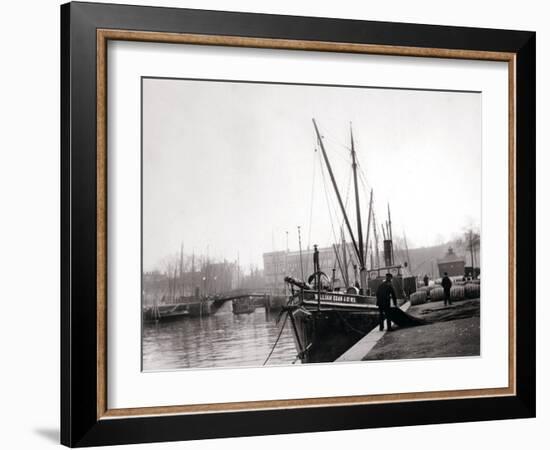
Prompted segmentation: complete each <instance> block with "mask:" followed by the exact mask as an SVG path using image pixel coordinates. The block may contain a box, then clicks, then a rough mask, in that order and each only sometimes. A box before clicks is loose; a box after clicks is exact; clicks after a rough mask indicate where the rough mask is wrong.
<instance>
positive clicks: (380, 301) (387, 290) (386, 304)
mask: <svg viewBox="0 0 550 450" xmlns="http://www.w3.org/2000/svg"><path fill="white" fill-rule="evenodd" d="M391 279H392V274H391V273H387V274H386V280H385V281H384V282H383V283H382V284H381V285H380V286H378V289H377V290H376V306H378V311H379V313H380V331H383V330H384V317H385V318H386V322H387V324H388V331H392V328H391V319H390V317H389V310H390V307H391V304H390V299H393V304H394V305H395V307H397V296H396V295H395V290H394V289H393V286H392V284H391Z"/></svg>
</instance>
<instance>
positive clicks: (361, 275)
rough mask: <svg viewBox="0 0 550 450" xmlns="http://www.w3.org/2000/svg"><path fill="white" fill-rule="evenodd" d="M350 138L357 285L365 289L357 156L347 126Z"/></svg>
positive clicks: (351, 135) (350, 130)
mask: <svg viewBox="0 0 550 450" xmlns="http://www.w3.org/2000/svg"><path fill="white" fill-rule="evenodd" d="M349 132H350V139H351V167H352V169H353V184H354V187H355V214H356V216H357V238H358V241H359V243H358V245H359V253H358V255H357V258H358V259H359V280H360V281H359V287H360V288H361V289H365V288H366V287H367V286H366V285H367V279H366V273H365V247H364V246H363V226H362V224H361V206H360V205H361V203H360V202H359V186H358V184H357V158H356V154H355V142H354V141H353V129H352V127H351V124H350V127H349Z"/></svg>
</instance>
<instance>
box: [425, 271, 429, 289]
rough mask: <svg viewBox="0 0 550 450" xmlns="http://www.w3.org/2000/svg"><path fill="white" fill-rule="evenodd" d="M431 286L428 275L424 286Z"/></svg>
mask: <svg viewBox="0 0 550 450" xmlns="http://www.w3.org/2000/svg"><path fill="white" fill-rule="evenodd" d="M429 284H430V279H429V278H428V275H427V274H426V275H424V286H428V285H429Z"/></svg>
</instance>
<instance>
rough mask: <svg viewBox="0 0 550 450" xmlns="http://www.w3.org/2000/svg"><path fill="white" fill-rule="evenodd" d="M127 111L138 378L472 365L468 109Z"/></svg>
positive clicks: (246, 100) (223, 93) (177, 99)
mask: <svg viewBox="0 0 550 450" xmlns="http://www.w3.org/2000/svg"><path fill="white" fill-rule="evenodd" d="M141 94H142V97H141V99H142V105H141V106H142V111H141V116H142V119H141V124H142V130H141V132H142V194H141V198H142V298H141V308H142V315H141V317H142V343H141V346H142V370H143V371H163V370H179V369H199V368H231V367H259V366H273V365H292V364H310V363H332V362H335V363H338V362H363V363H365V362H368V361H374V360H378V361H379V360H396V359H420V358H449V357H476V356H479V355H480V331H481V330H480V304H481V302H480V279H481V276H482V274H481V271H480V259H481V257H480V256H481V241H482V237H481V185H482V184H481V169H482V159H481V155H482V135H481V129H482V127H481V122H482V116H481V114H482V95H481V93H480V92H475V91H450V90H449V91H443V90H421V89H405V88H398V87H396V88H388V87H377V86H338V85H309V84H291V83H270V82H254V81H244V80H209V79H178V78H155V77H143V78H142V80H141Z"/></svg>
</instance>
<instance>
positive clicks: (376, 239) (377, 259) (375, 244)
mask: <svg viewBox="0 0 550 450" xmlns="http://www.w3.org/2000/svg"><path fill="white" fill-rule="evenodd" d="M372 227H373V230H374V246H375V248H376V268H377V269H379V268H380V250H379V246H378V229H377V228H376V214H375V213H374V211H373V212H372Z"/></svg>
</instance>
